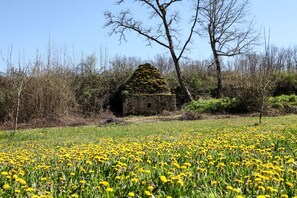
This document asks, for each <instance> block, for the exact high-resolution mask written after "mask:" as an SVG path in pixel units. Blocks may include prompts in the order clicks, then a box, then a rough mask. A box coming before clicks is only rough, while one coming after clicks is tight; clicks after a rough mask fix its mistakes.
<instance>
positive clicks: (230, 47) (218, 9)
mask: <svg viewBox="0 0 297 198" xmlns="http://www.w3.org/2000/svg"><path fill="white" fill-rule="evenodd" d="M201 4H202V5H201V7H202V10H201V20H199V23H200V25H201V27H202V28H203V30H204V31H203V35H204V36H207V37H208V38H209V44H210V46H211V50H212V54H213V59H214V61H213V63H212V65H215V67H216V71H217V97H218V98H220V97H221V96H222V74H221V73H222V67H221V59H220V57H223V56H225V57H231V56H235V55H238V54H243V53H246V52H248V51H249V49H250V47H252V46H253V45H255V44H257V43H258V42H257V41H258V38H259V33H257V32H256V31H255V29H254V22H253V20H250V21H249V20H247V14H248V5H249V0H203V2H202V3H201Z"/></svg>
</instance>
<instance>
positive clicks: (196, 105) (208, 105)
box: [185, 98, 237, 113]
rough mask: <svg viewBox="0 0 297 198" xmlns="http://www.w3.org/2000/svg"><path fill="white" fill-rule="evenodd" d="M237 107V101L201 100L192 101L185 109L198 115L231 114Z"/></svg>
mask: <svg viewBox="0 0 297 198" xmlns="http://www.w3.org/2000/svg"><path fill="white" fill-rule="evenodd" d="M236 106H237V100H236V99H230V98H224V99H208V100H202V99H200V100H198V101H195V100H193V101H191V102H190V104H188V105H187V106H186V107H185V110H186V111H196V112H198V113H230V112H233V110H234V108H235V107H236Z"/></svg>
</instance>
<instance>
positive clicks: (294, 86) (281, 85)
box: [273, 73, 297, 96]
mask: <svg viewBox="0 0 297 198" xmlns="http://www.w3.org/2000/svg"><path fill="white" fill-rule="evenodd" d="M291 94H297V75H296V74H294V73H293V74H290V73H289V74H288V73H283V74H279V76H278V80H277V82H276V85H275V89H274V92H273V95H274V96H281V95H291Z"/></svg>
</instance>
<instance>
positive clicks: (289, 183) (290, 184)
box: [286, 182, 294, 188]
mask: <svg viewBox="0 0 297 198" xmlns="http://www.w3.org/2000/svg"><path fill="white" fill-rule="evenodd" d="M286 184H287V185H288V186H289V187H290V188H292V187H294V184H293V183H291V182H286Z"/></svg>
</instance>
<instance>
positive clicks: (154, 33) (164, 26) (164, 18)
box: [105, 0, 200, 101]
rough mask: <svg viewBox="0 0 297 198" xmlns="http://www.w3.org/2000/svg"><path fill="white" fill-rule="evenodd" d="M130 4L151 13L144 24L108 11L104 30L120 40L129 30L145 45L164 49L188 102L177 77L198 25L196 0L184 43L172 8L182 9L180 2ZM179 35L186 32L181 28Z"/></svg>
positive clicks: (181, 81)
mask: <svg viewBox="0 0 297 198" xmlns="http://www.w3.org/2000/svg"><path fill="white" fill-rule="evenodd" d="M124 2H125V1H124V0H118V1H116V4H117V5H121V4H123V3H124ZM133 2H135V3H139V4H141V6H143V7H145V8H146V9H147V10H149V11H151V12H150V15H149V16H148V18H147V19H148V22H147V23H144V21H142V20H136V19H135V16H133V14H132V13H131V11H129V10H123V11H121V12H120V13H119V14H118V15H116V16H115V15H113V13H112V12H110V11H106V12H105V18H106V24H105V27H109V28H111V32H110V35H112V34H119V35H120V41H122V40H126V37H125V34H126V32H127V31H133V32H135V33H137V34H138V35H140V36H142V37H144V38H146V39H147V42H148V44H149V45H150V44H151V42H154V43H157V44H158V45H160V46H163V47H165V48H167V49H168V50H169V52H170V55H171V57H172V60H173V63H174V66H175V70H176V74H177V78H178V82H179V85H180V86H181V88H182V90H183V91H184V93H185V97H186V101H190V100H192V96H191V93H190V91H189V90H188V88H187V86H186V85H185V82H184V79H183V77H182V74H181V68H180V59H181V58H182V56H183V54H184V52H185V51H186V50H187V49H188V45H189V43H190V42H191V40H192V37H193V33H194V30H195V26H196V25H197V22H198V11H199V4H200V0H195V1H194V9H193V15H192V16H191V23H190V26H189V30H188V35H187V36H186V39H185V41H184V42H182V41H181V39H180V38H181V30H180V20H181V17H180V12H179V11H177V9H174V8H178V6H182V3H183V2H182V0H134V1H133ZM152 20H156V21H157V23H156V26H154V25H155V23H152V22H151V21H152ZM185 23H186V21H185ZM182 32H186V30H184V29H183V30H182Z"/></svg>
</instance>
